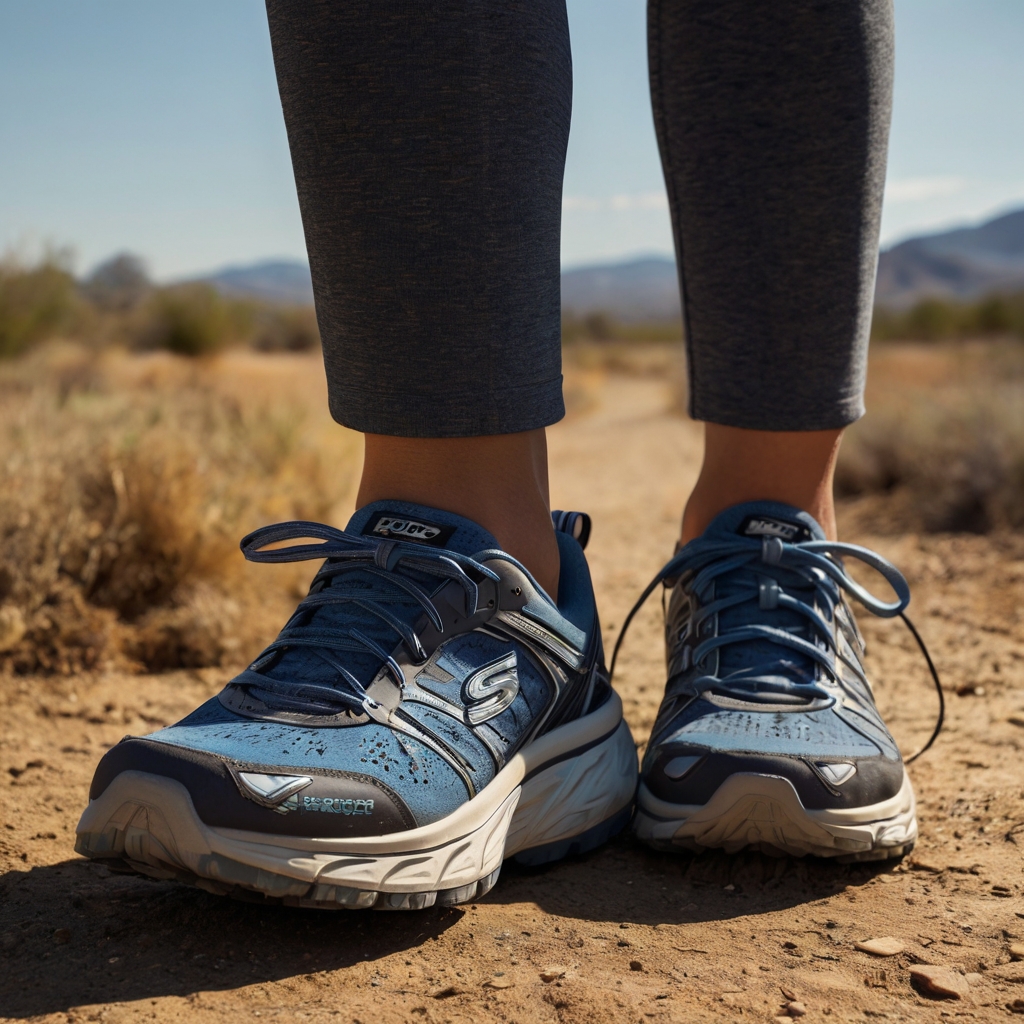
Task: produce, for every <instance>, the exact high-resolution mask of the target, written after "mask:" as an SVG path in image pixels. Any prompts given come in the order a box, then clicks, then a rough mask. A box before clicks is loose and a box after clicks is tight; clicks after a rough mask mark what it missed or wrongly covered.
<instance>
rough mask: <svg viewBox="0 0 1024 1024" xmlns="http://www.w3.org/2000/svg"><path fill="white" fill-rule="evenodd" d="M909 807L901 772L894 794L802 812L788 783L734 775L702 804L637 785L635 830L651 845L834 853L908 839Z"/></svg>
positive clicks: (909, 789) (912, 803) (912, 822)
mask: <svg viewBox="0 0 1024 1024" xmlns="http://www.w3.org/2000/svg"><path fill="white" fill-rule="evenodd" d="M916 809H917V802H916V799H915V797H914V787H913V786H912V785H911V783H910V777H909V776H908V775H907V774H906V772H905V771H904V773H903V784H902V785H901V787H900V790H899V792H898V793H897V794H896V795H895V796H893V797H890V798H889V799H888V800H882V801H880V802H879V803H876V804H871V805H868V806H864V807H855V808H845V809H841V810H808V809H807V808H806V807H804V805H803V802H802V801H801V799H800V795H799V794H798V793H797V791H796V789H795V788H794V786H793V783H792V782H790V781H789V779H785V778H782V777H781V776H778V775H759V774H757V773H754V772H739V773H737V774H735V775H731V776H729V778H727V779H726V780H725V782H723V783H722V785H721V786H719V787H718V789H717V790H716V791H715V793H714V795H713V796H712V797H711V799H710V800H709V801H708V802H707V803H706V804H703V805H699V804H695V805H692V806H690V805H683V804H673V803H668V802H667V801H665V800H660V799H658V797H656V796H654V795H653V794H652V793H651V792H650V790H648V789H647V787H646V786H644V785H643V783H641V784H640V789H639V792H638V794H637V811H638V814H637V819H636V824H635V828H636V832H637V835H638V837H639V838H641V839H643V840H646V841H648V842H655V843H665V842H668V843H672V842H680V841H686V840H690V841H692V842H695V843H697V844H698V845H700V846H713V847H720V848H723V849H725V850H727V851H735V850H738V849H741V848H742V847H744V846H749V845H756V844H758V843H765V844H768V845H770V846H774V847H777V848H779V849H784V850H789V851H791V852H794V853H813V854H816V855H818V856H840V855H844V854H856V853H867V852H870V851H872V850H878V849H884V848H892V847H901V846H905V845H907V844H909V843H912V842H914V841H915V840H916V838H917V817H916Z"/></svg>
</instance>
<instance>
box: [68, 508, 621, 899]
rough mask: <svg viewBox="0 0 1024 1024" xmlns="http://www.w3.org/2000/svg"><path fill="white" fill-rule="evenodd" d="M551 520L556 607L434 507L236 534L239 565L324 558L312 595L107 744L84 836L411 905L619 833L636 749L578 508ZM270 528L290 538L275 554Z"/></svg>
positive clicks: (83, 841)
mask: <svg viewBox="0 0 1024 1024" xmlns="http://www.w3.org/2000/svg"><path fill="white" fill-rule="evenodd" d="M553 517H554V519H555V526H556V528H557V538H558V544H559V550H560V553H561V582H560V586H559V594H558V601H557V603H556V602H554V601H552V600H551V598H550V597H548V595H547V594H545V593H544V591H543V590H542V589H541V588H540V587H539V586H538V584H537V583H536V582H535V581H534V579H533V577H532V576H531V575H530V574H529V573H528V572H527V571H526V569H524V568H523V566H522V565H520V564H519V563H518V562H517V561H516V560H515V559H514V558H512V557H511V556H510V555H508V554H506V553H505V552H503V551H501V550H500V549H499V548H498V546H497V544H496V542H495V540H494V538H493V537H492V536H491V535H490V534H489V533H487V531H485V530H483V529H482V528H481V527H479V526H477V525H476V524H475V523H473V522H470V521H469V520H467V519H463V518H462V517H460V516H457V515H452V514H451V513H448V512H442V511H438V510H436V509H431V508H424V507H421V506H418V505H411V504H408V503H404V502H397V501H388V502H378V503H376V504H373V505H369V506H367V507H365V508H363V509H361V510H360V511H358V512H357V513H356V514H355V516H354V517H353V519H352V521H351V522H350V523H349V525H348V527H347V529H346V530H345V531H341V530H337V529H334V528H332V527H329V526H321V525H319V524H316V523H286V524H283V525H280V526H271V527H267V528H265V529H262V530H257V531H256V532H255V533H253V534H250V535H249V536H248V537H246V538H245V539H244V540H243V541H242V550H243V551H244V552H245V555H246V557H247V558H249V559H252V560H254V561H264V562H285V561H294V560H299V559H322V560H323V564H322V565H321V567H320V570H319V571H318V572H317V574H316V576H315V577H314V579H313V583H312V586H311V587H310V591H309V595H308V596H307V597H306V598H305V599H304V600H303V601H302V603H301V604H300V605H299V607H298V609H297V610H296V612H295V614H294V615H293V616H292V618H291V619H290V620H289V622H288V623H287V625H286V626H285V627H284V629H283V630H282V631H281V634H280V636H278V638H277V639H276V640H275V641H274V642H273V643H272V644H271V645H270V646H269V647H268V648H267V649H266V650H265V651H264V652H263V653H262V654H261V655H260V656H259V657H258V658H257V659H256V660H255V661H254V662H253V663H252V665H250V666H249V668H247V669H246V670H245V671H244V672H242V673H241V674H240V675H238V676H236V677H235V678H234V679H233V680H232V681H231V682H230V683H228V685H227V686H226V687H225V688H224V690H223V691H222V692H221V693H220V694H219V695H218V696H216V697H214V698H213V699H211V700H209V701H207V702H206V703H205V704H203V705H202V706H201V707H200V708H198V709H197V710H196V711H194V712H192V714H190V715H189V716H188V717H187V718H184V719H182V721H180V722H178V723H177V724H176V725H172V726H170V727H169V728H166V729H161V730H159V731H158V732H155V733H153V734H151V735H149V736H145V737H128V738H126V739H124V740H122V741H121V742H120V743H119V744H117V746H115V747H113V748H112V749H111V750H110V751H108V752H107V754H106V755H105V756H104V757H103V759H102V761H101V762H100V764H99V766H98V768H97V769H96V774H95V777H94V779H93V783H92V789H91V792H90V803H89V806H88V808H87V809H86V811H85V813H84V814H83V815H82V820H81V822H80V823H79V826H78V842H77V845H76V849H77V850H78V852H79V853H82V854H84V855H85V856H87V857H92V858H101V859H110V860H116V861H120V862H121V864H122V865H127V866H128V867H129V868H132V869H134V870H137V871H139V872H142V873H144V874H147V875H151V876H153V877H157V878H178V879H181V880H183V881H187V882H191V883H193V884H195V885H198V886H200V887H202V888H204V889H207V890H209V891H212V892H216V893H225V894H231V895H238V896H249V897H252V896H253V895H254V894H255V895H256V896H257V898H259V895H260V894H261V895H262V896H263V897H269V898H272V899H276V900H281V901H283V902H285V903H288V904H291V905H297V906H304V907H321V908H339V907H353V908H361V907H376V908H380V909H420V908H423V907H429V906H431V905H433V904H435V903H437V904H443V905H450V904H455V903H461V902H464V901H466V900H472V899H475V898H477V897H479V896H481V895H483V894H484V893H485V892H487V890H488V889H490V887H491V886H492V885H493V884H494V882H495V881H496V880H497V877H498V871H499V869H500V867H501V863H502V860H503V859H504V858H506V857H510V856H514V857H516V859H517V860H520V861H522V862H525V863H528V864H543V863H545V862H547V861H552V860H556V859H558V858H561V857H564V856H566V855H567V854H570V853H577V852H583V851H585V850H588V849H590V848H592V847H594V846H597V845H598V844H599V843H601V842H603V841H604V840H606V839H608V838H609V837H610V836H612V835H614V834H615V833H616V832H617V831H619V830H620V829H621V828H623V827H624V826H625V825H626V824H628V822H629V819H630V817H631V814H632V805H633V797H634V794H635V791H636V781H637V757H636V749H635V746H634V744H633V741H632V738H631V736H630V733H629V729H628V727H627V726H626V724H625V722H624V721H623V718H622V705H621V702H620V700H619V698H618V697H617V696H616V694H615V693H614V692H613V691H612V689H611V687H610V686H609V683H608V676H607V672H606V670H605V668H604V661H603V655H602V649H601V632H600V628H599V626H598V619H597V610H596V608H595V604H594V594H593V589H592V587H591V583H590V574H589V571H588V569H587V563H586V559H585V558H584V555H583V549H582V546H581V544H580V542H579V541H580V540H582V541H583V542H584V543H585V542H586V536H585V534H586V533H587V532H589V520H588V519H587V517H586V516H583V515H582V514H579V513H554V516H553ZM310 538H313V539H316V540H318V541H319V543H311V542H309V539H310ZM576 538H579V539H576ZM285 541H303V542H302V543H297V544H293V545H292V546H290V547H271V545H278V544H281V543H282V542H285Z"/></svg>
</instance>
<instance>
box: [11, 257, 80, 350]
mask: <svg viewBox="0 0 1024 1024" xmlns="http://www.w3.org/2000/svg"><path fill="white" fill-rule="evenodd" d="M77 308H78V299H77V296H76V290H75V279H74V277H72V275H71V272H70V270H69V269H68V258H67V255H66V254H53V253H51V254H48V255H47V256H45V257H44V258H43V259H42V260H41V261H40V262H39V263H38V264H36V265H35V266H33V267H27V266H25V265H24V264H23V263H21V262H20V261H19V260H17V259H14V258H11V257H9V258H6V259H4V260H0V358H3V357H11V356H16V355H20V354H21V353H22V352H24V351H26V350H27V349H28V348H29V347H30V346H31V345H33V344H34V343H35V342H37V341H42V340H43V339H45V338H46V337H48V336H50V335H52V334H54V333H56V332H58V331H60V330H62V329H64V328H66V327H68V326H70V325H71V324H72V323H73V321H74V319H75V315H76V312H77Z"/></svg>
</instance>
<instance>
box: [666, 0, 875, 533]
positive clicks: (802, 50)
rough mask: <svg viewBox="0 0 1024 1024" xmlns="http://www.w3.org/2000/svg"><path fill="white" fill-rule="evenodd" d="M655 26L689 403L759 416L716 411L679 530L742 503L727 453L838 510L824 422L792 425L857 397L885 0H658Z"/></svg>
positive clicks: (698, 408) (693, 407)
mask: <svg viewBox="0 0 1024 1024" xmlns="http://www.w3.org/2000/svg"><path fill="white" fill-rule="evenodd" d="M649 28H650V72H651V92H652V101H653V105H654V111H655V124H656V127H657V130H658V139H659V145H660V148H661V153H662V160H663V164H664V167H665V178H666V184H667V187H668V193H669V200H670V204H671V209H672V216H673V227H674V231H675V238H676V249H677V255H678V262H679V275H680V285H681V291H682V297H683V308H684V318H685V325H686V344H687V353H688V357H689V369H690V375H689V387H690V411H691V414H692V415H693V417H694V418H695V419H699V420H703V421H706V422H707V423H709V424H716V425H721V426H724V427H731V428H738V429H739V430H745V431H750V432H751V433H747V434H740V433H736V432H730V431H721V430H716V429H715V428H714V427H711V426H709V428H708V436H707V441H708V453H707V459H706V461H705V468H704V472H703V473H702V475H701V480H700V483H699V484H698V486H697V488H696V490H695V492H694V498H693V499H691V504H693V506H694V507H693V508H692V509H691V510H690V511H688V513H687V517H686V520H685V527H684V539H690V537H691V536H693V535H695V532H699V531H700V529H702V528H703V526H704V525H706V523H707V522H708V521H709V515H713V514H714V512H717V511H721V509H722V508H725V507H727V506H728V504H733V503H735V502H733V501H730V500H729V499H730V498H732V497H733V496H734V495H733V493H732V492H731V491H729V490H728V489H727V488H722V487H720V486H716V484H718V482H719V481H720V479H721V472H722V470H723V469H726V468H729V467H731V468H732V469H733V471H734V473H735V474H736V475H742V476H745V477H747V478H748V479H757V476H758V474H759V473H760V474H761V475H762V476H767V477H776V478H779V479H781V477H782V476H786V477H788V478H789V482H790V484H791V485H792V486H791V487H787V488H783V489H782V490H779V491H777V493H775V494H770V493H768V491H765V492H764V493H762V494H761V495H760V497H778V498H780V499H783V500H789V499H790V498H792V497H798V496H799V495H801V494H808V493H810V494H816V495H817V499H816V502H817V510H818V511H820V512H821V514H822V516H823V519H822V521H823V523H825V524H826V525H829V526H830V525H831V524H832V522H833V520H834V513H833V511H832V509H831V486H830V485H831V480H830V476H831V468H832V465H833V463H834V451H832V450H831V447H830V443H829V442H828V441H827V440H826V435H825V434H822V441H821V443H820V444H817V443H815V442H812V441H810V440H807V441H804V442H801V441H800V439H798V438H796V437H794V432H805V431H807V432H819V431H821V432H824V431H838V430H841V428H843V427H844V426H846V425H847V424H849V423H850V422H852V421H853V420H855V419H856V418H857V417H858V416H860V415H861V414H862V412H863V398H862V395H863V384H864V376H865V361H866V355H867V339H868V330H869V326H870V317H871V302H872V296H873V293H874V274H875V265H876V257H877V243H878V225H879V217H880V211H881V198H882V189H883V185H884V179H885V156H886V141H887V135H888V128H889V116H890V108H891V88H892V50H893V44H892V10H891V3H890V0H849V2H840V3H835V4H825V5H821V4H818V5H808V4H801V3H798V2H783V3H778V4H756V3H750V2H746V0H729V2H726V3H720V4H707V3H703V2H697V0H684V2H677V0H651V3H650V5H649ZM753 431H757V432H758V434H754V433H752V432H753ZM795 444H796V445H799V448H798V449H794V445H795ZM819 449H820V450H819ZM713 497H716V498H717V502H716V500H711V499H712V498H713ZM723 502H724V503H723ZM716 503H717V507H715V505H716ZM789 503H790V504H797V505H798V506H799V507H806V506H805V505H804V504H802V503H801V502H797V501H792V500H790V501H789Z"/></svg>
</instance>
